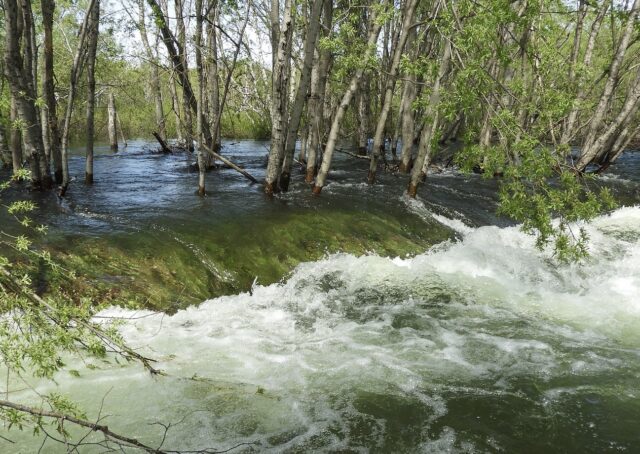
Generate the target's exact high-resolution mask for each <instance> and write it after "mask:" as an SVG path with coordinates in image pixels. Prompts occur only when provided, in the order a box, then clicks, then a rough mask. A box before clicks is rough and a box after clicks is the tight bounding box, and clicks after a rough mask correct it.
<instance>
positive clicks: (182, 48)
mask: <svg viewBox="0 0 640 454" xmlns="http://www.w3.org/2000/svg"><path fill="white" fill-rule="evenodd" d="M183 6H184V5H183V0H175V10H176V23H177V27H178V30H177V31H178V33H177V38H178V41H177V43H178V58H179V60H180V68H179V72H182V73H184V75H185V76H184V77H185V78H188V77H189V61H188V58H187V34H186V28H185V25H184V11H183ZM182 96H183V104H184V105H185V106H190V105H192V104H196V109H195V111H196V112H197V110H198V109H197V102H196V100H195V98H194V97H193V92H189V91H185V90H183V91H182ZM183 113H184V122H183V127H184V131H183V133H182V135H183V136H184V140H185V143H186V145H187V149H188V150H189V151H193V115H192V112H191V109H189V108H187V107H185V109H184V112H183Z"/></svg>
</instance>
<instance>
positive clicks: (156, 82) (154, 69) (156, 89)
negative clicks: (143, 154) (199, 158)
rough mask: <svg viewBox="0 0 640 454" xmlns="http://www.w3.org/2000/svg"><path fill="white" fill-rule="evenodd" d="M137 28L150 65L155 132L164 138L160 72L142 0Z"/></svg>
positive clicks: (165, 127) (164, 124)
mask: <svg viewBox="0 0 640 454" xmlns="http://www.w3.org/2000/svg"><path fill="white" fill-rule="evenodd" d="M138 30H139V31H140V37H141V39H142V45H143V46H144V50H145V53H146V54H147V60H148V61H149V65H150V67H151V74H150V76H151V79H150V80H149V86H150V88H151V93H152V96H153V101H154V105H155V116H156V132H157V133H158V134H159V135H160V136H161V137H162V138H163V139H166V135H167V131H166V129H167V126H166V123H165V119H164V107H163V105H162V89H161V88H160V74H159V71H158V66H159V65H160V62H159V59H158V55H157V48H156V49H155V50H154V49H153V48H152V47H151V43H150V41H149V34H148V33H147V25H146V22H145V9H144V0H140V19H139V22H138ZM156 44H157V41H156Z"/></svg>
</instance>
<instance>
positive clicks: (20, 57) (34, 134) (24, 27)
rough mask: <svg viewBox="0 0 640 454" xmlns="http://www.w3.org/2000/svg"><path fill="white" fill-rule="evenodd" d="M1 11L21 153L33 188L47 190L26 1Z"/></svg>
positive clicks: (30, 19) (7, 3) (30, 21)
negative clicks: (19, 132)
mask: <svg viewBox="0 0 640 454" xmlns="http://www.w3.org/2000/svg"><path fill="white" fill-rule="evenodd" d="M4 11H5V55H4V60H5V65H4V71H5V76H6V78H7V80H8V81H9V87H10V90H11V93H12V96H13V98H14V99H15V107H16V110H17V113H18V116H19V118H20V120H21V122H22V127H23V131H22V132H23V142H24V152H25V154H26V156H27V159H28V161H29V165H30V169H31V182H32V185H33V186H34V187H35V188H50V187H51V175H50V173H49V169H48V166H47V162H46V158H45V152H44V144H43V141H42V128H41V125H40V116H39V114H38V110H37V108H36V105H35V100H36V99H37V93H36V89H35V85H34V79H33V52H34V49H33V44H34V40H33V36H32V33H33V13H32V11H31V3H30V2H29V1H28V0H20V2H17V1H16V0H8V1H5V3H4Z"/></svg>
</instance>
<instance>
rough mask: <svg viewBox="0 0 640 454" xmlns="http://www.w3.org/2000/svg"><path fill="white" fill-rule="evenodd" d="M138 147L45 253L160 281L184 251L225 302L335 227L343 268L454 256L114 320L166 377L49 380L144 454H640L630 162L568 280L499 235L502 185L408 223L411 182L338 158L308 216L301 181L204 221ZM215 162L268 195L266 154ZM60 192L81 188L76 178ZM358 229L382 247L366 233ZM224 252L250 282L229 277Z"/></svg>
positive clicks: (448, 199)
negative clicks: (400, 247) (123, 253)
mask: <svg viewBox="0 0 640 454" xmlns="http://www.w3.org/2000/svg"><path fill="white" fill-rule="evenodd" d="M145 146H146V145H145V144H144V143H139V144H137V145H136V144H134V145H133V146H131V147H130V148H129V149H127V150H125V151H122V152H120V153H118V154H117V155H113V154H109V153H105V154H102V155H100V156H98V158H97V159H96V175H95V178H96V184H95V186H94V187H92V188H90V189H87V188H85V187H84V186H83V185H82V184H81V183H80V182H74V186H73V188H72V190H71V192H70V195H69V198H68V201H65V203H64V204H63V205H61V206H60V205H58V204H57V203H54V202H55V201H51V200H47V201H42V202H43V203H42V206H43V207H44V213H45V214H43V216H46V218H47V219H49V220H50V221H51V222H53V224H54V228H53V230H54V231H53V232H52V235H53V236H56V235H59V237H60V238H68V235H73V236H74V237H75V238H81V237H85V238H93V239H95V240H98V239H104V238H110V240H109V241H114V242H118V243H119V244H126V245H127V246H128V247H130V248H131V251H132V252H131V253H132V254H134V253H136V252H135V251H136V250H137V249H136V248H138V247H139V244H145V245H146V246H145V247H147V246H148V247H149V248H150V249H149V251H151V252H150V253H152V254H155V255H158V256H160V257H163V259H162V260H165V259H164V257H165V256H164V255H163V253H164V252H163V249H172V248H173V247H174V246H173V244H174V243H175V242H177V241H178V240H180V241H183V242H186V243H188V244H190V245H191V246H193V249H188V250H189V251H191V253H192V254H193V257H196V258H197V260H203V261H205V262H206V261H207V260H209V261H210V265H211V266H212V267H213V268H215V272H216V273H218V274H219V275H221V276H222V278H224V276H225V273H229V279H230V280H233V279H236V278H237V275H235V274H234V273H237V269H239V268H240V267H241V266H245V262H246V261H259V260H260V258H261V257H262V256H263V255H264V254H265V253H267V254H272V253H273V251H274V250H273V249H269V247H270V245H271V244H275V245H276V246H277V248H282V247H283V245H286V244H292V245H294V246H293V248H294V249H298V248H301V249H302V250H304V251H305V253H309V254H311V253H312V252H313V251H314V249H317V248H318V244H316V243H313V242H311V243H310V245H309V249H308V250H306V249H304V247H302V246H300V245H298V243H297V242H298V241H300V238H305V239H307V240H313V239H314V236H317V237H318V238H319V237H320V236H319V235H318V233H317V232H318V231H317V230H316V229H314V228H309V226H310V225H311V226H313V225H314V224H316V223H318V224H322V225H324V224H323V223H327V222H328V221H327V220H335V222H336V224H335V225H333V224H331V223H327V227H326V228H325V229H324V230H322V232H323V236H322V239H323V241H324V240H326V238H329V237H330V236H331V235H334V236H335V237H336V238H337V240H336V241H337V243H336V244H337V245H338V246H339V245H340V242H339V240H340V238H343V239H344V238H347V236H344V237H341V236H340V235H342V234H344V231H346V230H348V229H352V230H351V231H350V235H351V237H352V238H355V240H354V241H357V240H358V238H357V236H358V234H359V232H360V234H362V235H365V234H366V235H370V236H371V237H370V238H365V239H364V240H365V242H376V244H379V245H380V246H381V247H384V243H383V242H382V240H381V239H380V238H379V236H382V233H381V232H386V233H388V234H389V235H395V236H394V238H396V239H397V241H398V242H400V241H401V240H402V239H403V238H404V239H406V240H411V241H414V242H416V244H418V243H419V244H422V243H420V242H421V241H422V242H424V243H425V244H427V243H429V242H432V243H433V242H436V241H435V240H436V238H444V239H445V241H443V242H441V243H440V244H438V245H436V246H434V247H431V248H429V247H427V246H425V249H424V250H423V251H422V253H419V254H417V255H412V256H410V257H405V256H402V257H395V256H394V255H393V254H372V253H370V254H365V255H353V254H337V255H330V256H327V257H323V258H320V259H318V260H313V261H308V262H307V263H303V264H301V265H299V266H298V267H297V268H296V269H295V270H294V271H293V272H292V273H291V274H290V275H288V276H287V278H286V279H284V280H283V281H282V282H280V283H277V284H270V285H255V286H253V288H252V291H251V293H246V292H245V293H240V294H237V295H231V296H223V297H219V298H214V299H210V300H208V301H206V302H204V303H202V304H200V305H199V306H197V307H190V308H188V309H185V310H180V311H178V312H176V313H175V314H174V315H171V316H167V315H162V314H157V315H153V314H152V313H151V312H146V311H130V310H124V309H115V308H114V309H109V310H107V311H105V312H104V313H103V315H109V316H118V317H124V318H129V319H131V320H129V321H127V322H126V323H125V324H124V325H123V326H122V333H123V335H124V337H125V338H126V339H127V340H128V342H129V343H130V344H131V345H132V346H134V347H136V348H141V351H143V352H145V353H147V354H149V355H151V356H153V357H155V358H157V359H159V361H160V362H159V366H160V367H161V368H162V369H163V370H165V371H166V372H167V374H168V375H167V376H166V377H158V378H151V377H149V376H148V375H147V374H146V373H145V372H144V371H142V370H141V369H140V368H138V367H136V366H127V367H121V366H119V365H116V364H104V363H101V364H98V365H97V368H87V367H85V366H84V365H82V364H77V365H76V364H71V365H70V367H75V368H77V369H78V370H79V371H80V377H79V378H78V377H72V376H71V375H67V374H61V375H60V376H59V377H58V383H59V386H58V388H57V390H58V391H59V392H63V393H69V394H70V395H71V396H73V397H74V398H75V399H76V400H77V401H79V402H80V403H81V404H82V405H83V406H84V407H85V408H89V409H91V408H96V407H97V406H98V405H99V404H100V401H101V399H102V397H103V396H104V395H105V394H108V395H107V397H106V399H105V402H104V405H105V407H104V410H103V411H104V412H105V413H109V414H113V415H117V416H114V417H112V418H110V420H109V426H110V427H111V428H112V429H114V430H119V431H121V432H123V433H127V434H130V435H133V436H136V437H139V438H140V439H142V440H144V441H145V442H148V443H150V444H154V443H156V442H157V440H158V439H159V438H161V435H162V433H161V430H159V427H158V426H157V425H153V423H154V422H156V421H159V420H160V421H163V422H172V423H176V426H175V427H174V428H173V429H172V430H171V431H169V434H168V437H167V440H166V444H165V447H167V448H171V449H183V450H188V449H191V450H198V449H205V448H215V449H221V450H222V449H229V448H231V447H233V446H236V445H238V444H242V445H241V447H240V448H238V449H237V450H236V451H237V452H265V451H266V452H291V453H293V452H558V453H561V452H562V453H564V452H580V453H582V452H594V453H599V452H609V451H615V452H618V451H621V452H640V430H639V423H640V385H639V383H640V298H639V296H638V295H640V208H639V207H638V206H637V204H638V203H639V200H640V197H639V196H640V194H639V193H638V182H639V176H640V154H628V155H625V156H624V157H623V158H622V159H621V160H620V162H619V163H618V164H617V165H616V166H615V167H613V168H612V169H611V172H610V175H609V176H607V177H606V178H605V179H604V184H607V185H609V186H610V187H612V189H613V190H614V192H615V194H616V196H617V197H618V198H619V199H620V200H621V201H623V202H624V203H625V204H626V205H627V206H626V207H623V208H620V209H618V210H616V211H615V212H613V213H611V214H610V215H606V216H602V217H600V218H598V219H596V220H594V221H593V222H592V223H590V224H589V225H587V226H585V228H586V229H587V231H588V233H589V235H590V238H591V252H592V259H591V260H590V261H589V262H588V263H586V264H584V265H582V266H580V267H579V266H575V265H572V266H558V265H557V264H556V263H555V262H553V261H552V260H550V256H549V254H548V253H545V252H540V251H538V250H537V249H536V248H535V246H534V241H533V239H532V238H531V237H528V236H527V235H524V234H523V233H522V232H520V231H519V230H518V228H517V227H515V226H512V225H510V224H509V222H508V221H506V220H504V219H499V218H497V217H496V216H495V214H494V210H495V187H494V185H495V183H494V182H492V181H486V180H482V179H481V178H480V177H478V176H475V175H472V176H462V175H459V174H457V173H455V172H445V173H443V174H438V175H433V176H430V178H429V180H428V182H427V183H426V184H425V185H424V186H423V187H422V188H421V190H420V198H419V199H418V200H416V201H411V200H408V199H406V198H404V197H403V196H402V192H403V189H404V186H405V183H406V182H405V179H404V178H403V177H397V176H394V175H389V174H387V175H381V182H380V184H378V185H376V186H373V187H370V186H367V185H366V184H364V183H363V180H364V177H365V175H366V166H367V163H366V161H365V162H357V163H355V164H354V163H352V162H351V159H350V158H349V159H348V160H347V158H346V157H345V156H339V157H338V161H337V163H336V166H335V171H334V172H333V173H332V174H331V176H330V181H331V183H330V184H329V185H328V186H327V187H326V188H325V190H324V191H323V194H322V196H321V197H312V196H311V195H310V194H309V192H310V191H309V188H308V187H307V186H306V185H304V184H302V183H301V182H299V181H296V182H295V183H294V187H293V190H292V191H291V192H290V193H288V194H286V195H281V196H278V197H276V198H275V199H274V200H267V199H265V198H264V196H263V195H262V193H261V188H260V187H257V186H252V185H250V184H249V183H248V182H247V181H246V180H244V178H243V177H241V176H240V175H237V174H236V173H235V172H233V171H231V170H220V171H216V172H213V173H211V174H210V175H209V176H208V181H207V185H208V186H207V187H208V189H209V191H210V196H209V197H207V198H205V199H200V198H198V197H196V196H195V195H194V194H193V193H194V190H195V185H196V179H197V175H196V174H195V173H191V174H190V173H188V172H187V171H186V161H187V159H186V157H185V156H184V155H175V156H161V155H153V154H149V153H148V151H146V150H145ZM225 153H226V154H227V155H228V156H230V157H231V159H232V160H234V161H236V162H237V163H238V164H240V165H242V166H243V167H245V168H247V170H249V171H250V172H251V173H253V174H254V175H255V176H256V177H257V178H258V179H261V178H262V177H263V175H264V173H263V172H264V166H265V163H266V153H267V150H266V143H261V142H241V143H238V144H234V145H232V144H227V146H226V147H225ZM72 173H73V174H74V175H76V176H77V177H78V179H79V180H80V181H81V180H82V178H81V175H82V160H81V159H80V158H74V159H73V160H72ZM300 177H301V176H300V175H298V177H297V179H298V180H300ZM371 222H374V223H379V224H380V227H381V231H380V230H371V229H367V228H365V227H364V225H365V224H367V223H371ZM394 222H396V223H398V225H400V227H398V226H397V225H396V224H395V223H394ZM270 226H271V227H270ZM274 226H275V227H274ZM270 228H271V231H269V232H267V231H268V229H270ZM332 228H333V229H334V231H332V230H331V229H332ZM294 230H295V232H294ZM167 232H170V233H167ZM265 232H267V233H265ZM361 232H366V233H361ZM325 235H326V236H325ZM145 237H148V239H146V240H145ZM126 238H129V241H127V240H126ZM171 238H173V239H171ZM447 238H448V240H446V239H447ZM225 239H227V240H225ZM229 239H230V240H229ZM145 241H146V242H145ZM225 241H228V242H229V243H225ZM280 241H282V242H280ZM327 241H328V240H327ZM163 242H166V243H163ZM105 244H107V243H105ZM203 244H204V246H203ZM328 244H329V243H326V244H325V246H327V245H328ZM398 244H400V243H398ZM151 245H155V246H153V247H154V248H155V249H153V248H151ZM232 246H236V247H241V248H242V249H241V250H242V251H243V254H242V257H243V258H244V261H242V260H240V258H238V261H236V262H234V261H232V260H230V259H229V258H228V257H227V259H226V261H225V260H223V259H222V258H221V257H222V256H221V255H220V254H222V255H225V254H226V255H232V254H233V252H232V249H231V247H232ZM323 247H324V246H323ZM225 248H228V249H225ZM220 249H222V250H223V252H222V253H221V252H220ZM149 251H147V252H149ZM248 251H251V252H250V253H249V252H248ZM280 260H285V261H286V257H282V258H280ZM203 263H204V262H203ZM260 266H262V267H273V266H275V265H274V264H273V262H264V263H261V265H260ZM186 284H187V285H196V283H195V278H194V282H193V283H191V282H190V281H188V280H187V282H186ZM258 284H260V282H258ZM141 317H142V318H141ZM50 386H51V385H47V384H42V385H41V387H40V388H39V390H40V391H41V392H42V391H46V390H48V389H49V388H50ZM16 398H23V399H25V400H29V399H31V398H32V396H29V395H28V394H27V393H24V395H21V396H18V395H16ZM92 415H93V414H90V416H92ZM3 435H6V434H5V433H4V432H3ZM10 435H11V436H12V437H14V438H15V437H16V435H15V434H14V433H10ZM20 441H21V444H20V445H19V448H18V449H17V450H16V449H15V446H11V447H10V448H9V447H8V445H2V441H0V451H2V450H3V449H5V448H6V449H11V452H25V453H26V452H33V450H34V449H37V446H39V442H32V441H31V440H30V438H29V436H27V435H25V436H24V438H23V439H21V440H20ZM47 447H48V452H56V450H61V449H60V446H55V445H53V444H51V445H49V444H48V445H47ZM7 452H9V451H7ZM87 452H92V451H91V449H89V448H87Z"/></svg>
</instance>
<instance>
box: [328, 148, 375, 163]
mask: <svg viewBox="0 0 640 454" xmlns="http://www.w3.org/2000/svg"><path fill="white" fill-rule="evenodd" d="M336 151H338V152H340V153H344V154H348V155H349V156H353V157H354V158H358V159H366V160H367V161H369V160H370V159H371V158H369V156H360V155H357V154H355V153H351V152H350V151H347V150H342V149H340V148H336Z"/></svg>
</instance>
